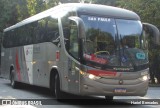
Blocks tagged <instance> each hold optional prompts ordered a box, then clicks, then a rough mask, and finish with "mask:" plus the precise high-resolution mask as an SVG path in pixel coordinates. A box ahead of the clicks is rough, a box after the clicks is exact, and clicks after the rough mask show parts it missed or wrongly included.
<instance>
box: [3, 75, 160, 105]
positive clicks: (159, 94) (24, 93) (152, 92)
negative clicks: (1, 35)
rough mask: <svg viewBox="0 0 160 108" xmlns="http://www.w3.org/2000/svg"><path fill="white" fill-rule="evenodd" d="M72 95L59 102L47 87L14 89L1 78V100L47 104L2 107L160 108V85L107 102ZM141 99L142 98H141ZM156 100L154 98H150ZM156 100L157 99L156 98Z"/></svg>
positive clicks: (8, 82) (24, 86)
mask: <svg viewBox="0 0 160 108" xmlns="http://www.w3.org/2000/svg"><path fill="white" fill-rule="evenodd" d="M67 96H68V97H72V99H70V100H63V101H62V102H58V101H57V100H55V97H54V96H53V95H52V93H51V92H50V91H49V90H48V89H46V88H41V87H36V86H30V85H25V84H23V85H21V87H20V88H18V89H12V88H11V86H10V81H9V80H6V79H2V78H0V101H2V100H1V99H20V100H21V99H28V100H27V101H30V100H31V99H36V101H42V103H43V102H45V104H46V105H27V106H26V105H21V106H19V105H16V106H15V105H12V106H11V105H1V106H0V108H86V107H87V108H88V107H89V108H90V107H92V108H106V107H114V108H121V107H122V108H123V107H125V108H126V107H127V108H135V107H136V108H139V107H140V108H160V87H149V90H148V93H147V95H146V96H145V97H138V96H136V97H117V96H116V97H114V99H115V100H114V101H113V102H107V101H106V100H105V99H104V97H82V96H75V95H69V94H68V95H67ZM134 99H147V100H148V99H159V100H158V101H159V105H141V104H139V105H135V104H134V105H133V104H131V102H130V101H129V102H128V100H133V102H134V101H136V100H134ZM21 101H26V100H21ZM139 101H141V100H139ZM149 101H154V100H149ZM155 101H156V100H155Z"/></svg>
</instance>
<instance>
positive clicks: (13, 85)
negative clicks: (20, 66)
mask: <svg viewBox="0 0 160 108" xmlns="http://www.w3.org/2000/svg"><path fill="white" fill-rule="evenodd" d="M10 84H11V86H12V88H14V89H16V88H18V82H17V81H15V76H14V70H12V71H11V74H10Z"/></svg>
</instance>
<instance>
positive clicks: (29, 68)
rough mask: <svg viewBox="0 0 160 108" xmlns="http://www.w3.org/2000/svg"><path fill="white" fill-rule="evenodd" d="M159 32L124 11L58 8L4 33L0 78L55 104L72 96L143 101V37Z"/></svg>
mask: <svg viewBox="0 0 160 108" xmlns="http://www.w3.org/2000/svg"><path fill="white" fill-rule="evenodd" d="M146 34H150V35H152V41H153V42H154V43H156V44H159V37H158V36H159V31H158V29H157V28H156V27H155V26H153V25H151V24H147V23H144V24H142V23H141V21H140V17H139V16H138V15H137V14H136V13H134V12H132V11H129V10H125V9H121V8H116V7H110V6H103V5H95V4H81V3H71V4H70V3H69V4H62V5H59V6H56V7H54V8H51V9H49V10H46V11H44V12H42V13H39V14H37V15H35V16H32V17H30V18H28V19H26V20H24V21H21V22H19V23H17V24H15V25H13V26H11V27H9V28H6V29H5V30H4V36H3V47H2V52H1V57H2V60H1V64H2V71H1V76H3V77H5V78H8V79H10V80H11V86H12V87H13V88H16V87H17V86H18V84H19V82H21V83H26V84H31V85H36V86H41V87H47V88H50V89H51V91H52V92H53V93H55V95H56V98H57V99H61V98H63V96H64V95H63V94H64V92H67V93H72V94H78V95H84V96H85V95H95V96H105V98H106V99H113V97H114V96H144V95H145V94H146V93H147V89H148V74H149V73H148V70H149V62H148V53H147V52H148V51H147V41H146V40H147V37H148V36H149V35H146Z"/></svg>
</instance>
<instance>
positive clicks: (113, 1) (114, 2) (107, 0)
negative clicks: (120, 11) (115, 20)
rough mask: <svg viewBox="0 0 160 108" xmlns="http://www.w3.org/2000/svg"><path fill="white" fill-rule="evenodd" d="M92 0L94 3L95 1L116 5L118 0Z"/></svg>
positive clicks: (96, 2)
mask: <svg viewBox="0 0 160 108" xmlns="http://www.w3.org/2000/svg"><path fill="white" fill-rule="evenodd" d="M91 1H92V3H95V4H102V5H110V6H116V1H117V0H91Z"/></svg>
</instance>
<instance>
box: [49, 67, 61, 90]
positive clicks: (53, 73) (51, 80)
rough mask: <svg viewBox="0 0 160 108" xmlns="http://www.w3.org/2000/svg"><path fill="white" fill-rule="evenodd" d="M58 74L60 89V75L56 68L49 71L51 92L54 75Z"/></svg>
mask: <svg viewBox="0 0 160 108" xmlns="http://www.w3.org/2000/svg"><path fill="white" fill-rule="evenodd" d="M56 74H58V75H59V79H60V87H61V74H60V72H59V70H58V67H57V66H53V67H52V69H51V71H50V80H49V88H50V89H51V90H52V89H53V88H52V87H53V86H52V84H53V81H55V75H56Z"/></svg>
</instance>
